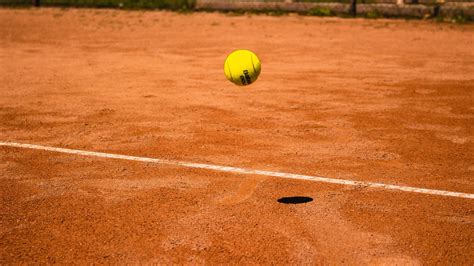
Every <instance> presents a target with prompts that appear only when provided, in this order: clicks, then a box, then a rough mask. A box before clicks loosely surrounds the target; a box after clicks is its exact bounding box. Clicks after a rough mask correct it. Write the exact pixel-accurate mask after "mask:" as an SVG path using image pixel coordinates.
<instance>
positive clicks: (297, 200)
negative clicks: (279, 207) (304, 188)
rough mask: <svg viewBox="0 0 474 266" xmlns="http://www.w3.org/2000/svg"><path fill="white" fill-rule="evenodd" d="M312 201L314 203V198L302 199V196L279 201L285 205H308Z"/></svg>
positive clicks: (284, 198)
mask: <svg viewBox="0 0 474 266" xmlns="http://www.w3.org/2000/svg"><path fill="white" fill-rule="evenodd" d="M311 201H313V198H310V197H301V196H296V197H283V198H279V199H278V202H280V203H284V204H302V203H308V202H311Z"/></svg>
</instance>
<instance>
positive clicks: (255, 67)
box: [224, 50, 261, 86]
mask: <svg viewBox="0 0 474 266" xmlns="http://www.w3.org/2000/svg"><path fill="white" fill-rule="evenodd" d="M260 70H261V66H260V60H259V59H258V57H257V56H256V55H255V54H254V53H252V52H251V51H249V50H236V51H233V52H232V53H231V54H230V55H229V56H227V59H226V60H225V63H224V73H225V76H226V78H227V79H228V80H230V81H231V82H233V83H234V84H237V85H239V86H246V85H250V84H252V83H254V82H255V81H256V80H257V78H258V75H260Z"/></svg>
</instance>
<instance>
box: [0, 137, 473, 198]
mask: <svg viewBox="0 0 474 266" xmlns="http://www.w3.org/2000/svg"><path fill="white" fill-rule="evenodd" d="M0 146H7V147H15V148H24V149H35V150H42V151H51V152H60V153H68V154H75V155H82V156H92V157H100V158H110V159H121V160H128V161H138V162H147V163H156V164H167V165H176V166H182V167H189V168H198V169H208V170H214V171H220V172H228V173H236V174H247V175H263V176H271V177H282V178H289V179H300V180H309V181H315V182H322V183H331V184H339V185H346V186H359V187H371V188H381V189H387V190H398V191H404V192H414V193H423V194H430V195H440V196H449V197H456V198H466V199H474V194H469V193H462V192H454V191H444V190H436V189H428V188H418V187H409V186H398V185H390V184H384V183H374V182H363V181H352V180H344V179H336V178H328V177H322V176H310V175H298V174H290V173H281V172H271V171H262V170H252V169H245V168H239V167H230V166H220V165H212V164H202V163H191V162H181V161H173V160H165V159H155V158H147V157H137V156H128V155H120V154H112V153H103V152H93V151H83V150H74V149H65V148H57V147H49V146H42V145H35V144H21V143H15V142H1V141H0Z"/></svg>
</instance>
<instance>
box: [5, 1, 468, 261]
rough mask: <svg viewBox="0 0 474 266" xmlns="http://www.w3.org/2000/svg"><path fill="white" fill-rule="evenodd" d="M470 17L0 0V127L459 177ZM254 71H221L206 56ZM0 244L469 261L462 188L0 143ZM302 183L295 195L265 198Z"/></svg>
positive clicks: (185, 155) (152, 257)
mask: <svg viewBox="0 0 474 266" xmlns="http://www.w3.org/2000/svg"><path fill="white" fill-rule="evenodd" d="M473 33H474V26H472V25H449V24H437V23H433V22H422V21H402V20H393V21H389V20H362V19H355V20H352V19H337V18H331V19H321V18H312V17H299V16H283V17H269V16H263V15H262V16H255V15H244V16H229V15H224V14H213V13H195V14H176V13H168V12H141V11H119V10H88V9H80V10H79V9H78V10H73V9H70V10H66V9H38V10H34V9H0V141H14V142H20V143H33V144H41V145H50V146H57V147H67V148H73V149H84V150H91V151H102V152H110V153H120V154H126V155H136V156H146V157H154V158H165V159H176V160H184V161H191V162H204V163H211V164H218V165H229V166H236V167H246V168H252V169H260V170H272V171H284V172H290V173H299V174H309V175H320V176H327V177H333V178H343V179H350V180H361V181H377V182H384V183H389V184H400V185H409V186H416V187H424V188H433V189H443V190H451V191H458V192H467V193H474V179H473V175H474V159H473V150H474V149H473V148H474V144H473V141H474V139H473V135H474V134H473V128H472V125H473V124H474V107H473V106H474V104H473V90H474V49H472V47H474V34H473ZM240 48H246V49H250V50H253V51H254V52H255V53H256V54H257V55H259V57H260V58H261V60H262V74H261V76H260V78H259V80H258V81H257V82H256V83H255V84H253V85H252V86H249V87H237V86H235V85H233V84H231V83H230V82H228V81H227V80H226V79H225V77H224V73H223V62H224V60H225V57H226V55H227V54H228V53H229V52H231V51H232V50H234V49H240ZM0 156H1V157H0V197H1V205H0V263H1V264H5V263H12V262H41V263H46V262H62V263H71V262H76V263H81V262H101V263H117V262H132V263H133V262H144V263H149V262H160V263H173V262H175V263H205V262H207V263H229V262H232V263H239V264H253V263H275V264H287V263H292V264H306V263H310V264H319V263H331V264H332V263H349V264H359V263H374V264H386V263H398V264H405V263H410V264H418V263H428V264H432V263H451V264H473V263H474V243H473V239H474V229H473V228H474V225H473V224H474V200H471V199H461V198H454V197H442V196H432V195H422V194H416V193H407V192H397V191H387V190H381V189H367V188H354V187H347V186H341V185H330V184H324V183H316V182H307V181H299V180H285V179H279V178H269V177H261V176H242V175H237V174H230V173H219V172H215V171H207V170H196V169H194V170H193V169H187V168H182V167H172V166H163V165H153V164H146V163H140V162H128V161H121V160H113V159H100V158H91V157H81V156H74V155H66V154H57V153H51V152H45V151H36V150H27V149H18V148H11V147H0ZM291 196H306V197H311V198H313V201H312V202H308V203H305V204H296V205H285V204H281V203H278V202H277V200H278V199H279V198H281V197H291Z"/></svg>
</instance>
